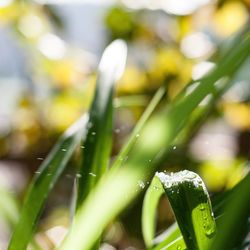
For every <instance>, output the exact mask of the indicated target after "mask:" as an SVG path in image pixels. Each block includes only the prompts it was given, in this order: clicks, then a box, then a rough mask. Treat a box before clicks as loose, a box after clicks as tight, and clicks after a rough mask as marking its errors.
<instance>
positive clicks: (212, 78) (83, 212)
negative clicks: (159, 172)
mask: <svg viewBox="0 0 250 250" xmlns="http://www.w3.org/2000/svg"><path fill="white" fill-rule="evenodd" d="M230 51H231V53H230V54H226V55H225V57H223V58H222V59H221V60H220V62H219V64H218V66H217V67H216V68H215V69H214V70H213V71H212V72H211V73H210V74H208V75H207V76H206V77H205V78H203V79H202V80H201V81H200V82H199V83H198V84H197V86H196V87H195V88H193V89H192V91H189V92H186V93H185V94H183V98H178V99H177V100H175V101H174V102H173V103H172V105H171V106H170V107H168V108H166V109H164V110H163V111H162V112H160V113H159V114H158V115H156V116H154V117H152V118H151V119H150V120H149V122H148V123H147V124H146V126H145V128H144V129H143V131H142V133H141V135H140V137H139V139H138V141H137V143H136V145H135V146H134V148H133V150H132V154H131V156H130V158H129V159H128V161H127V163H126V164H125V166H124V167H123V168H121V169H120V170H119V171H117V172H116V173H110V174H108V175H107V176H106V178H105V179H103V180H102V182H100V183H99V184H98V185H97V187H96V188H95V190H93V191H92V192H91V193H90V195H89V196H88V197H87V200H86V202H85V203H84V204H83V206H82V207H81V208H80V210H79V212H78V214H77V215H76V219H75V224H74V226H73V228H72V231H71V233H70V235H69V237H68V238H67V239H66V241H65V242H64V244H63V245H62V247H61V248H60V249H64V250H67V249H75V250H78V249H79V250H80V249H86V250H87V249H90V248H91V246H92V245H93V243H94V242H95V241H96V239H97V238H98V237H99V233H100V230H103V229H104V228H105V227H106V225H107V224H108V223H109V222H110V221H111V220H112V219H113V218H114V217H115V216H117V215H118V214H119V213H120V212H121V210H122V209H124V207H125V206H126V205H128V204H129V203H130V202H131V201H132V200H133V199H134V198H135V197H136V195H138V193H139V192H138V191H139V189H138V185H137V182H138V180H141V181H143V180H145V179H147V178H148V177H149V176H150V175H151V174H152V172H154V171H155V169H156V167H157V166H158V163H159V161H160V160H161V159H162V157H163V156H164V152H165V151H166V150H167V149H168V147H169V146H170V145H171V143H172V141H173V140H174V139H175V137H176V136H177V135H178V133H179V132H180V131H181V129H182V128H183V127H184V126H185V124H186V122H187V120H188V118H189V117H190V114H191V113H192V111H193V110H194V109H195V108H196V107H197V105H198V104H199V103H200V102H201V101H202V100H203V99H204V98H205V97H206V96H207V95H208V94H210V93H212V92H213V90H214V88H216V84H217V83H218V80H220V79H221V78H222V77H225V76H228V75H231V74H232V73H233V72H236V71H237V69H238V68H239V67H240V66H241V64H242V63H243V62H244V61H245V59H246V58H247V57H248V55H249V52H250V38H249V37H247V36H246V37H245V38H242V40H241V42H240V43H238V44H237V45H235V46H234V48H233V49H232V48H230ZM100 204H102V206H101V208H100ZM82 235H84V236H85V237H84V238H83V237H82Z"/></svg>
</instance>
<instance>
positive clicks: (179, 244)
mask: <svg viewBox="0 0 250 250" xmlns="http://www.w3.org/2000/svg"><path fill="white" fill-rule="evenodd" d="M186 249H187V247H186V245H185V241H184V240H183V237H182V236H180V237H178V238H177V239H175V240H173V241H172V242H171V243H169V244H168V245H163V244H160V245H158V246H156V247H154V248H152V250H186Z"/></svg>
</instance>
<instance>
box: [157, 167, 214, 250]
mask: <svg viewBox="0 0 250 250" xmlns="http://www.w3.org/2000/svg"><path fill="white" fill-rule="evenodd" d="M156 176H157V177H158V178H159V179H160V181H161V183H162V184H163V187H164V189H165V192H166V194H167V196H168V199H169V202H170V204H171V207H172V209H173V211H174V214H175V217H176V221H177V223H178V225H179V228H180V230H181V232H182V236H183V238H184V240H185V243H186V246H187V248H188V249H194V250H195V249H197V250H198V249H201V250H203V249H207V248H208V246H209V245H210V244H211V241H212V239H213V237H214V235H215V231H216V224H215V220H214V217H213V212H212V207H211V202H210V199H209V195H208V192H207V190H206V187H205V184H204V183H203V181H202V179H201V178H200V177H199V176H198V175H197V174H196V173H194V172H191V171H187V170H184V171H181V172H178V173H171V175H167V174H165V173H157V174H156Z"/></svg>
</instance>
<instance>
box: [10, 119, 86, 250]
mask: <svg viewBox="0 0 250 250" xmlns="http://www.w3.org/2000/svg"><path fill="white" fill-rule="evenodd" d="M87 121H88V116H87V115H85V116H83V117H82V118H80V119H79V120H78V121H77V122H76V123H75V124H73V125H72V126H71V127H70V128H69V129H68V130H67V131H66V132H65V133H64V134H63V135H62V136H61V137H60V138H59V140H58V142H57V143H56V145H55V146H54V147H53V149H52V150H51V152H50V153H49V155H48V156H47V157H46V159H45V160H44V162H43V163H42V165H41V167H40V168H39V169H38V171H37V172H36V175H35V177H34V178H33V180H32V182H31V184H30V186H29V189H28V192H27V194H26V197H25V200H24V203H23V207H22V209H21V214H20V219H19V221H18V223H17V225H16V227H15V229H14V232H13V235H12V238H11V241H10V244H9V248H8V249H9V250H16V249H18V250H24V249H26V248H27V245H28V243H29V241H30V239H31V237H32V234H33V232H34V230H35V227H36V223H37V220H38V218H39V215H40V213H41V211H42V208H43V206H44V204H45V201H46V199H47V197H48V194H49V193H50V191H51V190H52V188H53V187H54V185H55V183H56V182H57V180H58V178H59V177H60V175H61V174H62V172H63V170H64V169H65V167H66V165H67V163H68V161H69V159H70V157H71V156H72V154H73V152H74V150H75V148H76V147H77V145H79V143H80V140H81V138H82V137H83V135H84V134H85V132H86V131H85V128H86V125H87Z"/></svg>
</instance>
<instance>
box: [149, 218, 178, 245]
mask: <svg viewBox="0 0 250 250" xmlns="http://www.w3.org/2000/svg"><path fill="white" fill-rule="evenodd" d="M180 236H181V231H180V229H179V227H178V224H177V223H176V222H175V223H173V225H171V226H170V227H169V228H168V229H167V230H165V231H164V232H162V233H161V234H160V235H158V236H157V237H156V238H154V240H153V243H154V246H155V248H156V247H159V249H161V247H165V246H167V245H168V244H170V243H171V242H172V241H174V240H176V239H177V238H179V237H180Z"/></svg>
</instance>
